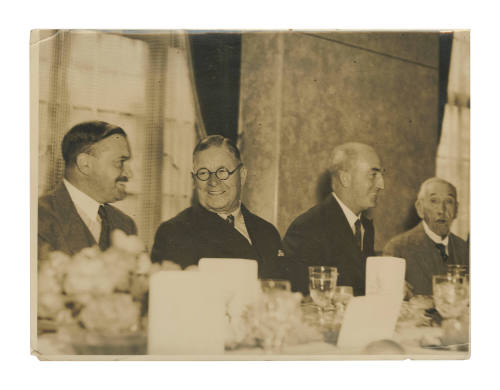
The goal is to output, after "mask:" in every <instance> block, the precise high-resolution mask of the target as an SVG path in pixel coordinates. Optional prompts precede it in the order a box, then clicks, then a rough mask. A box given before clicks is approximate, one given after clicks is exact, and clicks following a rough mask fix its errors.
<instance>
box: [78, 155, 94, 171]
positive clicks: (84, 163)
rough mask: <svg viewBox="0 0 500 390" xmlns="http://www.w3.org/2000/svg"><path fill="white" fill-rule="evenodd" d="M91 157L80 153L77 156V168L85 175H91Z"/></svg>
mask: <svg viewBox="0 0 500 390" xmlns="http://www.w3.org/2000/svg"><path fill="white" fill-rule="evenodd" d="M90 158H91V156H90V155H89V154H87V153H80V154H79V155H78V156H76V168H77V169H78V170H79V171H80V172H81V173H83V174H84V175H89V174H90V170H91V164H92V163H91V161H90Z"/></svg>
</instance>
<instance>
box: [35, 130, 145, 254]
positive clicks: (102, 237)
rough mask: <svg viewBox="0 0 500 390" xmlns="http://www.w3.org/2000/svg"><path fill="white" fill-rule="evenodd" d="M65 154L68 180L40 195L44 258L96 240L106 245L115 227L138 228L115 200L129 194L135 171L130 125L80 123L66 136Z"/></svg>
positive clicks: (71, 251) (129, 230)
mask: <svg viewBox="0 0 500 390" xmlns="http://www.w3.org/2000/svg"><path fill="white" fill-rule="evenodd" d="M62 155H63V159H64V162H65V170H64V179H63V181H62V182H61V183H59V184H58V185H57V186H56V188H55V190H54V191H53V192H51V193H49V194H47V195H45V196H42V197H41V198H40V199H39V200H38V249H39V258H40V257H43V255H44V254H45V253H46V252H47V251H54V250H60V251H63V252H65V253H67V254H69V255H73V254H75V253H77V252H79V251H80V250H81V249H83V248H86V247H89V246H93V245H96V244H98V245H99V247H100V248H101V249H102V250H105V249H107V248H108V247H109V245H110V233H111V232H112V231H113V230H114V229H121V230H123V231H124V232H125V233H127V234H136V233H137V229H136V225H135V223H134V221H133V220H132V219H131V218H130V217H129V216H127V215H125V214H124V213H123V212H121V211H120V210H118V209H117V208H115V207H113V206H111V205H110V204H109V203H113V202H116V201H118V200H121V199H123V198H125V196H126V191H125V182H127V181H128V179H129V178H130V177H131V175H132V173H131V170H130V167H129V166H128V164H129V160H130V158H131V154H130V147H129V144H128V141H127V135H126V134H125V131H123V129H122V128H120V127H118V126H114V125H111V124H109V123H106V122H99V121H92V122H84V123H80V124H78V125H76V126H74V127H73V128H71V130H69V131H68V133H67V134H66V135H65V136H64V138H63V141H62Z"/></svg>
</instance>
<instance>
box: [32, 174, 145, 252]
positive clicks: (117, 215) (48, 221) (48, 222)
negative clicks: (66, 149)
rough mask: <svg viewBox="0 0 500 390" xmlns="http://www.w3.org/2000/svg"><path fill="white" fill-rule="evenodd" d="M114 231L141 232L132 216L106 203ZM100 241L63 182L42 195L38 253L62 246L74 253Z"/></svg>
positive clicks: (40, 200)
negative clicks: (82, 217) (138, 230)
mask: <svg viewBox="0 0 500 390" xmlns="http://www.w3.org/2000/svg"><path fill="white" fill-rule="evenodd" d="M105 207H106V211H107V215H108V218H109V222H110V227H111V231H113V230H114V229H121V230H123V231H124V232H125V233H126V234H137V228H136V226H135V223H134V221H133V220H132V218H130V217H129V216H127V215H126V214H124V213H123V212H121V211H120V210H118V209H117V208H115V207H113V206H111V205H108V204H107V205H105ZM94 245H97V243H96V241H95V239H94V237H93V236H92V234H91V233H90V231H89V229H88V228H87V225H85V223H84V222H83V221H82V219H81V218H80V215H79V214H78V211H76V208H75V205H74V203H73V201H72V200H71V197H70V195H69V193H68V190H67V189H66V186H65V185H64V184H63V183H60V184H59V185H58V186H57V187H56V188H55V190H54V191H53V192H51V193H49V194H47V195H44V196H42V197H40V198H39V199H38V257H39V258H40V257H41V256H42V255H43V254H44V253H47V251H55V250H59V251H62V252H65V253H67V254H69V255H74V254H75V253H77V252H79V251H80V250H82V249H83V248H87V247H90V246H94Z"/></svg>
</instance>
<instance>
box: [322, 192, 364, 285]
mask: <svg viewBox="0 0 500 390" xmlns="http://www.w3.org/2000/svg"><path fill="white" fill-rule="evenodd" d="M325 206H326V208H325V211H326V212H325V216H324V218H325V222H324V226H325V227H326V229H325V233H326V235H327V237H326V240H327V242H332V241H335V242H337V243H338V245H336V246H335V248H336V250H339V249H340V251H339V252H336V253H329V254H328V256H329V257H330V258H337V259H338V260H339V261H341V262H342V263H344V264H345V266H346V267H347V268H349V270H350V271H349V272H350V273H351V274H353V273H355V274H357V275H358V277H360V278H361V279H364V274H365V261H364V260H363V258H362V253H361V249H360V248H359V246H358V245H357V243H356V239H355V237H354V234H353V233H352V230H351V227H350V226H349V222H348V221H347V218H346V216H345V214H344V212H343V211H342V209H341V208H340V205H339V204H338V202H337V200H336V199H335V198H334V197H333V196H330V197H329V198H328V199H327V200H326V204H325Z"/></svg>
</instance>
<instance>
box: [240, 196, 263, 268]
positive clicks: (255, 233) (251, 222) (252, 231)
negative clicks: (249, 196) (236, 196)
mask: <svg viewBox="0 0 500 390" xmlns="http://www.w3.org/2000/svg"><path fill="white" fill-rule="evenodd" d="M241 213H242V214H243V219H244V220H245V226H246V228H247V232H248V235H249V236H250V240H252V246H253V248H254V249H255V250H256V251H257V254H258V256H259V257H260V258H261V259H262V258H264V254H265V252H266V251H265V244H266V243H267V237H266V236H265V235H264V234H263V232H262V231H260V230H259V229H258V228H257V226H255V218H252V215H251V213H250V211H248V209H247V208H246V207H245V206H244V205H243V204H242V205H241ZM245 240H246V239H245Z"/></svg>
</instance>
